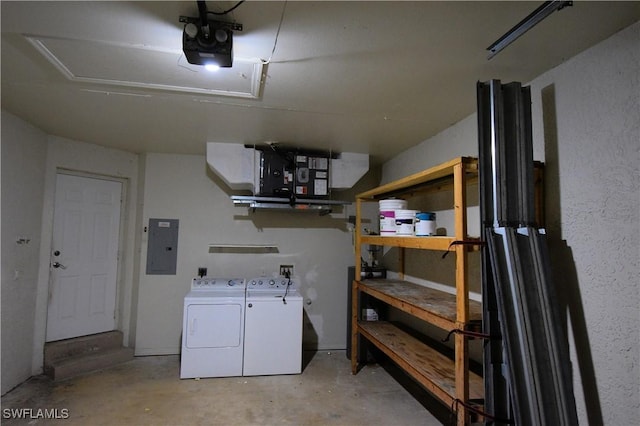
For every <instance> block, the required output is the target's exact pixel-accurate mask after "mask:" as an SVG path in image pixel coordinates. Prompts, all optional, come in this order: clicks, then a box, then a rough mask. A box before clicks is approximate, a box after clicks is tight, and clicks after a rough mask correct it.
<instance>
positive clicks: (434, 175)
mask: <svg viewBox="0 0 640 426" xmlns="http://www.w3.org/2000/svg"><path fill="white" fill-rule="evenodd" d="M461 163H462V164H464V166H465V169H466V170H467V171H470V172H477V170H478V160H477V159H475V158H471V157H458V158H454V159H453V160H451V161H448V162H446V163H442V164H439V165H437V166H434V167H431V168H429V169H427V170H424V171H421V172H418V173H414V174H412V175H409V176H407V177H405V178H402V179H398V180H396V181H393V182H389V183H388V184H386V185H382V186H379V187H377V188H374V189H372V190H369V191H366V192H363V193H361V194H358V195H357V196H356V198H360V199H363V200H366V199H369V200H375V199H378V198H380V197H382V196H387V195H389V194H397V193H399V192H411V190H412V188H413V187H416V186H418V185H422V184H425V183H427V182H430V181H434V180H438V179H442V178H445V177H449V176H453V169H454V166H456V165H457V164H461Z"/></svg>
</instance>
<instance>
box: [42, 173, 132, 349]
mask: <svg viewBox="0 0 640 426" xmlns="http://www.w3.org/2000/svg"><path fill="white" fill-rule="evenodd" d="M58 175H67V176H76V177H81V178H87V179H97V180H103V181H110V182H117V183H119V184H120V188H121V190H120V221H119V229H118V252H117V255H116V293H115V305H114V310H113V315H114V330H121V329H122V325H123V324H122V316H121V309H122V308H121V305H122V303H121V302H122V300H121V299H122V296H123V289H122V285H123V282H124V279H123V278H124V277H123V268H122V253H123V251H124V243H125V242H124V237H125V227H126V217H127V215H126V213H127V204H126V203H127V199H128V198H127V184H128V179H126V178H120V177H115V176H109V175H102V174H98V173H89V172H83V171H79V170H72V169H66V168H63V167H57V168H56V169H55V174H54V185H53V201H54V208H53V211H52V228H51V231H52V232H51V235H50V238H49V241H48V244H47V248H48V253H49V255H51V251H52V250H53V234H54V232H53V217H54V216H55V199H56V196H57V190H58V188H57V185H56V183H57V176H58ZM51 272H52V271H51V268H48V276H47V297H48V298H49V297H50V294H51V291H52V290H51V286H52V276H51ZM48 298H47V306H46V309H47V310H48V308H49V303H48V301H49V299H48ZM47 326H48V319H47V317H45V342H46V327H47ZM78 337H81V336H78Z"/></svg>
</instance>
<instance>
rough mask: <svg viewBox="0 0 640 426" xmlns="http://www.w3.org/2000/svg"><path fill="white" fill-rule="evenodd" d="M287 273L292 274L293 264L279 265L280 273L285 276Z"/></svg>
mask: <svg viewBox="0 0 640 426" xmlns="http://www.w3.org/2000/svg"><path fill="white" fill-rule="evenodd" d="M287 273H288V275H289V276H290V277H292V276H293V265H280V275H281V276H285V275H287Z"/></svg>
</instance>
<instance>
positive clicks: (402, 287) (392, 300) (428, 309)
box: [358, 279, 482, 330]
mask: <svg viewBox="0 0 640 426" xmlns="http://www.w3.org/2000/svg"><path fill="white" fill-rule="evenodd" d="M358 288H359V289H360V290H361V291H363V292H365V293H367V294H370V295H371V296H373V297H375V298H377V299H380V300H382V301H383V302H385V303H388V304H389V305H392V306H394V307H396V308H398V309H400V310H402V311H405V312H408V313H410V314H412V315H414V316H416V317H418V318H420V319H423V320H425V321H429V322H431V323H433V324H434V325H436V326H438V327H440V328H443V329H445V330H451V329H454V328H456V311H457V310H456V296H455V295H454V294H450V293H446V292H444V291H440V290H435V289H432V288H429V287H425V286H422V285H418V284H414V283H411V282H408V281H402V280H391V279H374V280H363V281H359V282H358ZM481 320H482V304H481V303H480V302H477V301H475V300H469V321H470V322H471V321H481Z"/></svg>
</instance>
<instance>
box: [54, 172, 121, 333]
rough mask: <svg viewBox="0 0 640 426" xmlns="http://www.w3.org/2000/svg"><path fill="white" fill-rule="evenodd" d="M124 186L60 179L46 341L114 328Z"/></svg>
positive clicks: (57, 183)
mask: <svg viewBox="0 0 640 426" xmlns="http://www.w3.org/2000/svg"><path fill="white" fill-rule="evenodd" d="M121 194H122V184H121V183H120V182H115V181H110V180H101V179H94V178H87V177H80V176H72V175H65V174H58V175H57V177H56V195H55V210H54V219H53V240H52V244H51V268H50V269H51V272H50V274H51V275H50V284H49V309H48V314H47V339H46V340H47V342H50V341H54V340H61V339H68V338H71V337H77V336H84V335H88V334H94V333H100V332H103V331H111V330H114V329H115V308H116V284H117V273H118V241H119V232H120V209H121Z"/></svg>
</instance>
